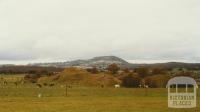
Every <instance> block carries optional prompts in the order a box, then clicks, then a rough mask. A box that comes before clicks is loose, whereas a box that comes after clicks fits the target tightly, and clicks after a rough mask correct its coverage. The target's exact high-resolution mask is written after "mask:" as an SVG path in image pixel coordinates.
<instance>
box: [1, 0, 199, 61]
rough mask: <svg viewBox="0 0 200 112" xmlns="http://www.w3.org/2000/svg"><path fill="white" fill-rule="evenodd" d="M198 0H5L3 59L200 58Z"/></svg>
mask: <svg viewBox="0 0 200 112" xmlns="http://www.w3.org/2000/svg"><path fill="white" fill-rule="evenodd" d="M199 13H200V2H199V1H198V0H190V1H188V0H168V1H166V0H151V1H149V0H140V1H133V0H123V1H122V0H101V1H95V0H84V1H81V0H73V1H67V0H34V1H32V0H0V40H1V41H0V61H1V62H5V61H9V62H15V61H17V62H18V61H23V62H24V61H25V60H28V61H33V60H42V59H43V60H71V59H77V58H91V57H93V56H99V55H116V56H120V57H122V58H124V59H127V60H146V59H149V60H188V61H194V62H195V61H196V62H200V52H199V49H200V45H199V41H200V38H199V36H200V32H199V29H200V21H199V20H200V15H199Z"/></svg>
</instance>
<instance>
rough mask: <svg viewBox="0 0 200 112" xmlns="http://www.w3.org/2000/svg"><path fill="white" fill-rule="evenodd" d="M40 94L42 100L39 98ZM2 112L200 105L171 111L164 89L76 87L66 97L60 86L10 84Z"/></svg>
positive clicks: (134, 111) (152, 110) (0, 91)
mask: <svg viewBox="0 0 200 112" xmlns="http://www.w3.org/2000/svg"><path fill="white" fill-rule="evenodd" d="M39 93H41V94H42V96H43V97H42V98H38V97H37V96H38V94H39ZM198 93H199V92H198ZM198 96H199V95H198ZM198 100H200V97H198ZM0 112H200V104H199V102H198V107H197V108H195V109H169V108H168V107H167V90H166V89H164V88H163V89H148V92H147V94H145V89H139V88H138V89H131V88H130V89H128V88H92V87H79V86H74V87H73V88H69V89H68V96H67V97H66V96H65V88H61V87H60V86H59V85H56V86H55V87H43V88H37V87H36V86H35V85H33V84H25V85H20V86H18V87H16V86H14V85H13V84H9V85H7V86H1V87H0Z"/></svg>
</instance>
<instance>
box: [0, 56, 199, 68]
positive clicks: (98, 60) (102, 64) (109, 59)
mask: <svg viewBox="0 0 200 112" xmlns="http://www.w3.org/2000/svg"><path fill="white" fill-rule="evenodd" d="M113 63H116V64H117V65H118V66H120V67H121V68H130V69H134V68H137V67H141V66H143V67H150V68H155V67H159V68H164V69H168V70H170V69H173V68H186V69H191V70H200V63H182V62H168V63H154V64H134V63H129V62H127V61H125V60H123V59H121V58H119V57H116V56H99V57H94V58H92V59H87V60H81V59H79V60H74V61H66V62H52V63H33V64H28V65H27V67H28V68H29V67H30V66H34V67H35V66H37V67H56V68H66V67H80V68H91V67H94V66H95V67H97V68H100V69H105V68H106V67H107V66H108V65H110V64H113ZM12 67H15V66H14V65H1V66H0V68H1V69H2V70H5V69H6V70H7V69H10V68H12ZM15 68H23V69H24V68H26V66H23V67H20V66H18V67H15ZM1 69H0V70H1Z"/></svg>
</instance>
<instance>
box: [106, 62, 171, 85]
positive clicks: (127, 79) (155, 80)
mask: <svg viewBox="0 0 200 112" xmlns="http://www.w3.org/2000/svg"><path fill="white" fill-rule="evenodd" d="M107 70H108V71H109V72H110V73H112V74H115V76H118V77H119V79H120V80H121V85H122V86H124V87H128V88H129V87H144V86H145V85H148V87H152V88H156V87H165V85H166V83H167V81H168V80H169V79H170V76H169V75H168V74H167V70H165V69H163V68H159V67H155V68H150V67H138V68H135V69H128V68H126V69H123V70H121V72H120V73H118V71H119V70H120V68H119V67H118V66H117V64H112V65H110V66H108V68H107ZM117 73H118V74H117Z"/></svg>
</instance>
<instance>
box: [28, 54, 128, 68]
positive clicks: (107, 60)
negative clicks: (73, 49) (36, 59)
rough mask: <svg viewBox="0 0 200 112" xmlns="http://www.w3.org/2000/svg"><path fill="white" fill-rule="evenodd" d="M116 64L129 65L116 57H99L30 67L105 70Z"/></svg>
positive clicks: (35, 64) (38, 64)
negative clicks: (72, 67) (94, 68)
mask: <svg viewBox="0 0 200 112" xmlns="http://www.w3.org/2000/svg"><path fill="white" fill-rule="evenodd" d="M113 63H115V64H117V65H118V66H120V67H128V66H130V65H131V64H130V63H128V62H127V61H125V60H123V59H121V58H118V57H116V56H101V57H94V58H92V59H88V60H74V61H68V62H55V63H34V64H30V65H34V66H54V67H62V68H64V67H71V66H77V67H83V68H84V67H85V68H88V67H94V66H95V67H98V68H106V67H107V66H108V65H110V64H113Z"/></svg>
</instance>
